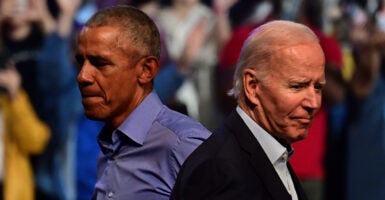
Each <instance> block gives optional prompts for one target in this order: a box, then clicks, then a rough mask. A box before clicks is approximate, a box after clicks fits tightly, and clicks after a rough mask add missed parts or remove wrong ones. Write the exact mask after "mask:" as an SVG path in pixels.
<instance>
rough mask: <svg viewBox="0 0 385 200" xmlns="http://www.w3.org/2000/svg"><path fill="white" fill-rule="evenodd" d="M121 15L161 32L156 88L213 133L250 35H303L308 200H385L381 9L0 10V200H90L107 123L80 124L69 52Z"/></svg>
mask: <svg viewBox="0 0 385 200" xmlns="http://www.w3.org/2000/svg"><path fill="white" fill-rule="evenodd" d="M116 4H127V5H131V6H135V7H138V8H140V9H141V10H143V11H144V12H145V13H147V14H148V15H149V16H150V17H151V18H152V19H153V20H154V21H155V22H156V24H157V25H158V28H159V30H160V33H161V37H162V40H163V47H162V55H161V70H160V71H159V73H158V75H157V77H156V79H155V89H156V91H157V92H158V94H159V96H160V98H161V99H162V101H163V102H164V103H165V104H166V105H168V106H169V107H170V108H172V109H174V110H177V111H179V112H182V113H184V114H187V115H189V116H190V117H192V118H194V119H196V120H198V121H200V122H201V123H202V124H203V125H204V126H206V127H207V128H208V129H209V130H214V129H215V127H217V126H218V125H219V124H220V123H221V121H222V120H223V118H224V116H226V115H227V114H228V113H229V112H230V111H231V110H232V109H234V107H235V105H236V103H237V102H235V100H234V99H232V98H231V97H229V96H228V95H227V92H228V90H229V89H230V88H231V86H232V79H233V77H232V75H233V73H234V69H235V63H236V61H237V59H238V56H239V53H240V51H241V46H242V44H243V41H244V40H245V39H246V38H247V36H248V34H249V33H250V31H251V30H252V29H254V28H255V27H257V26H259V25H261V24H263V23H265V22H267V21H270V20H275V19H285V20H292V21H297V22H300V23H303V24H306V25H307V26H309V27H310V28H311V29H312V30H313V31H314V32H315V33H316V35H317V36H318V38H319V41H320V44H321V46H322V48H323V50H324V53H325V58H326V80H327V84H326V86H325V89H324V91H323V107H322V109H321V111H320V112H319V114H318V115H317V117H316V119H315V121H314V124H313V126H312V128H311V129H310V132H309V135H308V138H307V139H305V140H303V141H301V142H298V143H295V144H294V145H293V146H294V154H293V156H292V157H291V159H290V162H291V163H292V166H293V168H294V170H295V171H296V173H297V175H298V176H299V178H300V179H301V181H302V184H303V186H304V188H305V190H306V192H307V193H308V196H309V199H311V200H318V199H319V200H321V199H326V200H333V199H338V200H343V199H347V200H363V199H371V200H377V199H378V200H383V199H385V173H382V171H383V169H385V1H384V0H201V1H200V0H1V1H0V38H1V39H0V53H1V55H0V136H1V137H0V159H1V160H0V163H1V165H0V183H1V188H2V189H1V190H0V191H1V192H2V194H1V196H2V197H3V198H2V199H23V200H28V199H47V200H50V199H52V200H75V199H79V200H83V199H90V197H91V194H92V191H93V187H94V183H95V181H96V177H95V176H96V165H97V163H96V158H97V156H98V153H99V147H98V145H97V142H96V137H97V134H98V133H99V130H100V129H101V127H102V124H101V123H100V122H96V121H91V120H89V119H87V118H86V117H85V116H84V115H83V111H82V106H81V98H80V93H79V91H78V88H77V82H76V77H77V72H78V67H77V65H76V63H75V61H74V56H73V51H74V44H75V42H76V41H75V38H76V36H77V33H78V31H79V30H80V27H82V25H83V24H84V23H85V21H86V20H87V19H88V18H89V17H90V16H91V15H92V14H93V13H95V12H96V11H97V10H99V9H102V8H104V7H107V6H112V5H116ZM25 121H26V122H25ZM15 127H18V128H15ZM11 151H12V152H13V153H11ZM14 154H17V155H18V156H19V157H20V159H19V161H18V162H19V164H15V161H14V160H15V155H14ZM12 158H14V159H13V161H11V160H12ZM20 160H22V161H20ZM20 163H21V164H20ZM20 165H23V169H20V171H16V172H15V169H16V167H14V166H20ZM21 170H24V171H26V174H23V176H21V174H20V175H19V176H17V174H18V173H17V172H20V173H22V172H21ZM15 174H16V175H15ZM20 185H21V186H20ZM127 187H129V186H127ZM26 191H29V192H28V193H27V192H26ZM26 193H27V194H26ZM21 194H23V195H24V196H20V195H21Z"/></svg>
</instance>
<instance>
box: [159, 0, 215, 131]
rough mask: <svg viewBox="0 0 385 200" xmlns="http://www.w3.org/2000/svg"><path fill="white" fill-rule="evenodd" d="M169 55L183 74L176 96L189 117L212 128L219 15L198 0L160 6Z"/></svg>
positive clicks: (160, 16) (178, 0) (174, 0)
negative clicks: (217, 21)
mask: <svg viewBox="0 0 385 200" xmlns="http://www.w3.org/2000/svg"><path fill="white" fill-rule="evenodd" d="M158 21H159V24H160V26H161V27H162V29H163V33H164V37H165V43H166V46H167V51H168V55H169V56H170V59H171V60H172V62H173V63H176V64H177V66H178V70H179V73H180V74H181V75H182V76H183V77H184V80H183V84H182V85H181V86H180V87H179V88H178V90H177V92H176V99H177V100H178V101H179V102H181V103H183V104H185V105H186V107H187V113H188V115H189V116H190V117H192V118H194V119H196V120H198V121H200V122H201V123H202V124H203V125H205V126H206V127H207V128H208V129H213V128H214V127H215V126H216V124H217V121H216V120H218V117H217V116H215V113H216V110H215V108H216V107H215V104H214V97H215V96H214V95H213V94H214V90H213V72H214V67H215V65H216V63H217V57H218V47H219V46H218V41H217V40H216V39H217V38H216V36H219V34H218V35H216V33H217V32H216V16H215V14H214V12H213V10H212V9H211V8H210V7H209V6H207V5H205V4H204V3H202V2H201V1H199V0H172V1H171V2H170V4H169V5H165V6H163V7H162V8H161V10H160V13H159V17H158Z"/></svg>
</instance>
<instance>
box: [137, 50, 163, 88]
mask: <svg viewBox="0 0 385 200" xmlns="http://www.w3.org/2000/svg"><path fill="white" fill-rule="evenodd" d="M138 64H139V66H140V70H141V71H140V72H139V75H138V81H139V83H140V84H147V83H149V82H152V81H153V79H154V78H155V76H156V74H157V73H158V70H159V61H158V59H157V58H156V57H155V56H146V57H144V58H142V59H141V60H140V61H139V63H138Z"/></svg>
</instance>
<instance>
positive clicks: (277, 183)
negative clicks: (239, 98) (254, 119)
mask: <svg viewBox="0 0 385 200" xmlns="http://www.w3.org/2000/svg"><path fill="white" fill-rule="evenodd" d="M226 126H227V127H228V128H229V129H230V132H231V133H233V134H234V136H235V138H237V140H238V143H239V145H240V146H241V148H242V149H243V150H244V151H245V152H246V153H247V154H248V157H249V161H250V163H251V165H252V166H253V167H254V169H255V172H256V173H257V175H258V177H260V178H261V180H262V182H263V183H264V185H265V186H266V189H267V190H268V191H269V193H270V194H271V196H272V197H273V199H276V200H285V199H288V200H291V197H290V195H289V193H288V192H287V191H286V188H285V186H284V185H283V183H282V181H281V179H280V178H279V176H278V174H277V173H276V171H275V169H274V167H273V165H272V164H271V163H270V160H269V158H268V157H267V155H266V153H265V152H264V151H263V149H262V147H261V145H260V144H259V143H258V141H257V139H256V138H255V137H254V136H253V134H252V133H251V131H250V130H249V129H248V127H247V125H246V124H245V123H244V122H243V120H242V118H241V117H240V116H239V115H238V113H237V112H236V111H233V112H232V113H231V114H230V116H229V118H228V119H227V120H226Z"/></svg>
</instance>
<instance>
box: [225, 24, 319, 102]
mask: <svg viewBox="0 0 385 200" xmlns="http://www.w3.org/2000/svg"><path fill="white" fill-rule="evenodd" d="M309 42H319V40H318V38H317V36H316V35H315V34H314V32H313V31H312V30H310V29H309V28H308V27H307V26H305V25H303V24H299V23H295V22H291V21H285V20H274V21H270V22H268V23H266V24H263V25H261V26H259V27H257V28H255V29H254V30H253V31H252V32H251V33H250V35H249V37H248V38H247V39H246V40H245V42H244V44H243V47H242V50H241V53H240V56H239V59H238V62H237V66H236V69H235V73H234V80H233V88H232V89H231V90H230V91H229V93H228V94H229V95H232V96H234V97H235V98H236V99H238V98H239V96H240V94H241V93H242V92H243V87H244V86H243V72H244V70H245V69H248V68H252V69H255V70H256V72H257V77H256V78H257V79H259V80H264V79H265V78H266V77H268V76H267V75H268V73H269V71H270V70H269V69H270V67H269V66H271V64H273V62H274V60H272V56H273V55H274V53H275V51H276V50H278V49H280V48H284V47H289V46H293V45H299V44H305V43H309Z"/></svg>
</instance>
